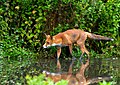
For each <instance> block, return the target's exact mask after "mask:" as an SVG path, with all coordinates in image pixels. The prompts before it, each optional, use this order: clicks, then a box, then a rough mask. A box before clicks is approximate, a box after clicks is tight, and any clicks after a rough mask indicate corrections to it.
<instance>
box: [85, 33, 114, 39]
mask: <svg viewBox="0 0 120 85" xmlns="http://www.w3.org/2000/svg"><path fill="white" fill-rule="evenodd" d="M86 33H87V37H88V38H90V39H95V40H110V41H113V40H114V39H112V38H108V37H105V36H101V35H96V34H92V33H88V32H86Z"/></svg>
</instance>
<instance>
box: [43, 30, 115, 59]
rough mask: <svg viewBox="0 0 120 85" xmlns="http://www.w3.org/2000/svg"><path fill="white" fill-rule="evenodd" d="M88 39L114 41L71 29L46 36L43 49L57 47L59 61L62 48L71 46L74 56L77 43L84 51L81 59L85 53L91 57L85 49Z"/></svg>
mask: <svg viewBox="0 0 120 85" xmlns="http://www.w3.org/2000/svg"><path fill="white" fill-rule="evenodd" d="M87 38H90V39H95V40H110V41H113V39H112V38H108V37H104V36H101V35H96V34H92V33H89V32H85V31H83V30H80V29H70V30H67V31H65V32H61V33H59V34H57V35H54V36H52V37H51V36H50V35H46V41H45V44H44V45H43V48H48V47H50V46H56V47H57V59H59V57H60V54H61V47H62V46H69V50H70V54H71V55H72V44H73V43H76V44H77V45H78V46H80V50H81V51H82V54H81V57H82V56H83V54H84V53H86V54H87V55H88V56H89V52H88V50H87V49H86V47H85V40H86V39H87Z"/></svg>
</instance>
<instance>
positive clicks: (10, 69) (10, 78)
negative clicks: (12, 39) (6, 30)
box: [0, 57, 120, 85]
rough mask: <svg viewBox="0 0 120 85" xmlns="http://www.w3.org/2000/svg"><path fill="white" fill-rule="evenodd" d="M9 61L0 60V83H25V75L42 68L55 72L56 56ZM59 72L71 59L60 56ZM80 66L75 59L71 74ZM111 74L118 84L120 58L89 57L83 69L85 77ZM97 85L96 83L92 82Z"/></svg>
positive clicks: (8, 84)
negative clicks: (88, 61)
mask: <svg viewBox="0 0 120 85" xmlns="http://www.w3.org/2000/svg"><path fill="white" fill-rule="evenodd" d="M32 61H33V60H30V59H28V60H26V62H25V60H21V61H17V62H16V61H11V62H8V60H6V59H3V60H0V63H1V66H0V85H26V80H25V76H26V75H31V76H34V75H39V74H40V73H42V71H43V70H46V71H49V72H56V58H54V59H52V58H49V59H41V58H37V59H35V61H34V62H32ZM60 63H61V72H68V69H69V65H70V63H71V59H67V60H65V59H64V58H60ZM80 67H81V63H80V62H79V60H78V59H77V60H76V61H75V63H74V65H73V74H75V73H76V72H77V71H78V70H79V69H80ZM105 76H112V77H113V79H112V81H114V85H120V58H119V57H112V58H104V59H103V58H90V64H89V66H88V68H87V69H86V71H85V77H86V78H95V77H105ZM94 85H97V84H94Z"/></svg>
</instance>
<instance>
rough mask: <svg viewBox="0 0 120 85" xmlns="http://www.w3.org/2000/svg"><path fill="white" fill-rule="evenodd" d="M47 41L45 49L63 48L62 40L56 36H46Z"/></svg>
mask: <svg viewBox="0 0 120 85" xmlns="http://www.w3.org/2000/svg"><path fill="white" fill-rule="evenodd" d="M45 36H46V40H45V44H44V45H43V48H48V47H51V46H62V39H61V38H59V37H56V36H53V37H52V36H50V35H45Z"/></svg>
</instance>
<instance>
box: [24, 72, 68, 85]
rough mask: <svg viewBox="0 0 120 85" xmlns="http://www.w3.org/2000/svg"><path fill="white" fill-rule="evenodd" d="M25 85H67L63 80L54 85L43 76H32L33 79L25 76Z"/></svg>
mask: <svg viewBox="0 0 120 85" xmlns="http://www.w3.org/2000/svg"><path fill="white" fill-rule="evenodd" d="M26 79H27V84H28V85H67V84H68V82H67V81H65V80H61V81H58V82H56V83H55V84H54V82H53V81H52V80H51V79H49V78H48V79H46V80H45V76H44V75H43V74H40V75H39V76H34V77H33V78H32V77H31V76H29V75H27V76H26Z"/></svg>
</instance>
